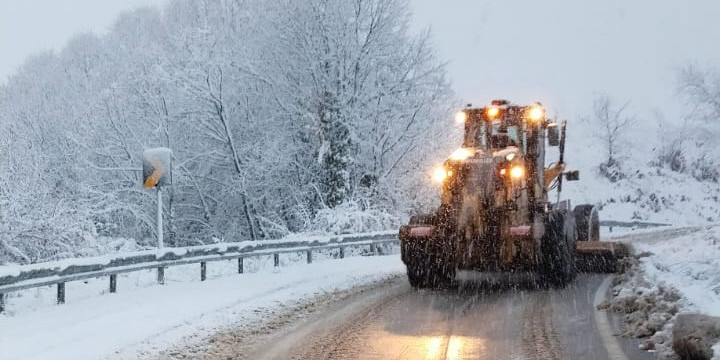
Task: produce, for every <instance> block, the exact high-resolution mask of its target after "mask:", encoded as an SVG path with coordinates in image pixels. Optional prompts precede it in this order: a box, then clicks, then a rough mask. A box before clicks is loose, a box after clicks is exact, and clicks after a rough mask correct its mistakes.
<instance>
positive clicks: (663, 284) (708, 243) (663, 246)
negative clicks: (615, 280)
mask: <svg viewBox="0 0 720 360" xmlns="http://www.w3.org/2000/svg"><path fill="white" fill-rule="evenodd" d="M617 239H618V240H622V241H626V242H630V243H631V244H632V246H633V247H634V249H635V253H636V257H637V258H638V267H637V269H636V270H632V271H631V273H629V274H623V275H622V276H621V278H620V279H621V280H622V283H620V284H619V285H618V286H616V287H615V289H614V290H615V297H614V299H613V301H612V306H611V307H612V308H613V310H616V311H620V312H622V313H625V314H626V315H625V320H626V322H627V323H628V326H629V329H628V334H629V335H631V336H639V337H647V336H650V335H653V333H655V331H658V332H657V333H655V334H654V335H653V336H652V337H650V338H647V339H648V340H647V341H646V342H645V343H644V346H648V344H651V345H650V346H649V348H651V349H652V348H655V349H656V350H657V351H658V352H659V355H661V356H662V357H666V356H668V355H669V354H670V352H669V351H670V335H671V334H670V332H671V331H672V324H673V322H674V320H675V315H676V314H679V313H688V312H693V313H701V314H705V315H710V316H720V226H719V225H708V226H704V227H694V228H676V229H666V230H661V231H656V232H650V233H643V234H634V235H625V236H623V237H621V238H617ZM675 290H677V292H675ZM676 293H677V294H679V296H676V295H675V294H676ZM623 307H625V308H627V309H622V308H623ZM638 311H639V312H638ZM640 313H644V315H643V316H640V315H639V314H640ZM666 322H667V324H666ZM714 349H715V359H720V344H718V345H716V346H715V347H714Z"/></svg>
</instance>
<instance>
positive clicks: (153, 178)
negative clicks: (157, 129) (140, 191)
mask: <svg viewBox="0 0 720 360" xmlns="http://www.w3.org/2000/svg"><path fill="white" fill-rule="evenodd" d="M171 158H172V150H170V149H168V148H163V147H161V148H154V149H145V151H143V186H145V187H148V188H154V187H158V186H165V185H170V183H171V182H172V174H171V163H170V159H171Z"/></svg>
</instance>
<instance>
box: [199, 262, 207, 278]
mask: <svg viewBox="0 0 720 360" xmlns="http://www.w3.org/2000/svg"><path fill="white" fill-rule="evenodd" d="M205 279H207V262H205V261H202V262H200V281H205Z"/></svg>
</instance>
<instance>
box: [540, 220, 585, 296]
mask: <svg viewBox="0 0 720 360" xmlns="http://www.w3.org/2000/svg"><path fill="white" fill-rule="evenodd" d="M546 229H547V231H546V233H545V236H543V239H542V244H541V246H540V249H541V253H542V263H543V264H542V270H543V271H542V272H543V277H544V278H545V281H546V282H547V283H549V284H551V285H553V286H557V287H564V286H566V285H567V284H569V283H570V282H572V280H573V279H574V278H575V275H576V273H577V271H576V269H575V257H576V253H577V249H576V248H575V242H576V241H577V233H576V229H575V216H574V214H572V213H570V212H568V211H565V210H560V211H553V212H551V213H550V214H549V215H548V221H547V226H546Z"/></svg>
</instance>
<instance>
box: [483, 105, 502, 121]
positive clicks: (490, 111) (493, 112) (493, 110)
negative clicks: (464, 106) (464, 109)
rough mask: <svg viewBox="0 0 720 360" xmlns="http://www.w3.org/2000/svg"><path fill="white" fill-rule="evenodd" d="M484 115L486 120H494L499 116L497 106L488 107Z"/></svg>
mask: <svg viewBox="0 0 720 360" xmlns="http://www.w3.org/2000/svg"><path fill="white" fill-rule="evenodd" d="M485 115H487V117H488V119H494V118H495V117H497V116H498V115H500V108H499V107H497V106H488V107H487V108H486V109H485Z"/></svg>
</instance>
